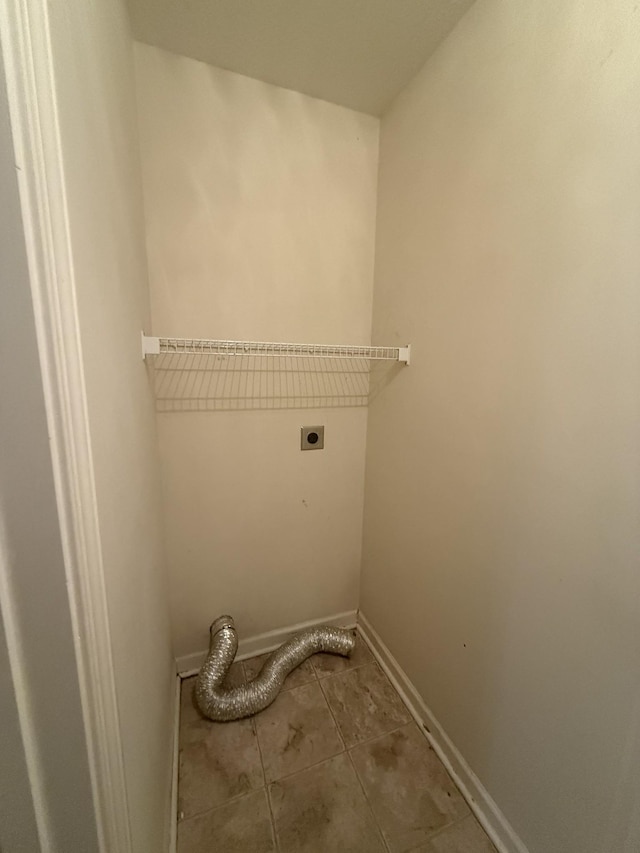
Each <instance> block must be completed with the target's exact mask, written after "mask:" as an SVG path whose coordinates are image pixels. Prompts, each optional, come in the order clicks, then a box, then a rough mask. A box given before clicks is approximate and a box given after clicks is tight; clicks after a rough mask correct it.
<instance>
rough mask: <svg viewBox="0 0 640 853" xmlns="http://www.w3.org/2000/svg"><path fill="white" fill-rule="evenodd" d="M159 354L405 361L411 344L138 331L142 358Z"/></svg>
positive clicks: (404, 362) (409, 353)
mask: <svg viewBox="0 0 640 853" xmlns="http://www.w3.org/2000/svg"><path fill="white" fill-rule="evenodd" d="M163 353H186V354H193V355H223V356H257V357H276V356H277V357H280V358H283V357H284V358H331V359H334V358H345V359H367V360H372V361H398V362H401V363H403V364H409V362H410V359H411V345H410V344H409V345H407V346H406V347H362V346H343V345H332V344H292V343H275V342H269V341H212V340H206V339H197V338H157V337H153V336H150V335H145V334H144V333H143V334H142V357H143V358H146V357H147V356H150V355H161V354H163Z"/></svg>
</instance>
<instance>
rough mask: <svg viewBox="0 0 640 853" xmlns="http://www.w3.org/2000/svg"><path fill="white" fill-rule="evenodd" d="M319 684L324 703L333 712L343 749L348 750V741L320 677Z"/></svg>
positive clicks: (334, 723) (332, 716)
mask: <svg viewBox="0 0 640 853" xmlns="http://www.w3.org/2000/svg"><path fill="white" fill-rule="evenodd" d="M318 684H319V685H320V693H322V698H323V699H324V703H325V705H326V706H327V708H328V710H329V713H330V714H331V719H332V720H333V725H334V726H335V727H336V732H337V733H338V737H339V738H340V743H341V744H342V751H343V752H346V751H347V743H346V741H345V739H344V738H343V737H342V732H341V731H340V726H339V725H338V721H337V720H336V716H335V714H334V713H333V708H332V707H331V703H330V702H329V700H328V698H327V694H326V693H325V692H324V689H323V687H322V681H321V679H318Z"/></svg>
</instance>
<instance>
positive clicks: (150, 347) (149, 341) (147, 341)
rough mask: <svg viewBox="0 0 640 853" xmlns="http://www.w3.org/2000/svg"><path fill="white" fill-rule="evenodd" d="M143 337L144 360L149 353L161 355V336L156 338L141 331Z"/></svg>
mask: <svg viewBox="0 0 640 853" xmlns="http://www.w3.org/2000/svg"><path fill="white" fill-rule="evenodd" d="M141 338H142V360H143V361H144V359H145V358H146V357H147V356H148V355H160V338H154V337H151V336H150V335H145V333H144V332H141Z"/></svg>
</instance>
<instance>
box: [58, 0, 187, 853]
mask: <svg viewBox="0 0 640 853" xmlns="http://www.w3.org/2000/svg"><path fill="white" fill-rule="evenodd" d="M49 13H50V15H51V27H52V41H53V52H54V75H55V81H56V91H57V96H58V109H59V119H60V129H61V142H62V149H63V158H64V169H65V190H66V196H67V203H68V210H69V218H70V232H71V250H72V253H73V265H74V276H75V286H76V290H77V300H78V318H79V325H80V333H81V340H82V347H83V355H84V369H85V381H86V392H87V398H88V414H89V421H90V430H91V441H92V451H93V461H94V467H95V480H96V494H97V513H98V521H99V527H100V536H101V544H102V550H103V563H104V571H105V577H106V587H107V597H108V608H109V618H110V626H111V637H112V644H113V659H114V668H115V677H116V691H117V698H118V708H119V714H120V720H121V727H122V741H123V749H124V759H125V773H126V782H127V790H128V798H129V807H130V821H131V828H132V835H133V848H134V850H135V851H136V853H148V851H150V850H154V851H155V850H158V851H160V850H163V849H166V845H167V843H168V822H169V820H170V810H169V790H170V780H171V758H172V754H171V753H172V747H171V741H172V721H173V691H174V673H175V670H173V668H172V652H171V646H170V630H169V619H168V602H167V595H166V590H165V583H166V581H165V577H164V572H165V568H164V556H163V543H162V528H161V521H160V512H161V510H160V483H159V472H158V449H157V436H156V428H155V413H154V407H153V398H152V394H151V391H150V387H149V383H148V377H147V373H146V370H145V367H144V364H143V362H142V360H141V358H140V329H141V328H142V327H143V326H147V325H148V323H149V294H148V283H147V266H146V259H145V248H144V228H143V210H142V188H141V178H140V164H139V159H138V157H139V155H138V143H137V136H136V130H137V122H136V116H135V110H136V105H135V91H134V83H133V56H132V39H131V35H130V31H129V24H128V19H127V14H126V9H125V5H124V2H120V0H118V2H113V0H94V2H92V3H86V2H84V0H70V2H65V3H53V4H49Z"/></svg>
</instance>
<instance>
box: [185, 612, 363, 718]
mask: <svg viewBox="0 0 640 853" xmlns="http://www.w3.org/2000/svg"><path fill="white" fill-rule="evenodd" d="M354 646H355V634H354V633H353V631H348V630H346V629H344V628H330V627H328V626H324V625H321V626H318V627H317V628H309V629H307V630H306V631H300V633H299V634H296V635H295V636H294V637H292V638H291V639H290V640H287V642H286V643H283V644H282V645H281V646H280V648H278V649H276V650H275V651H274V652H272V653H271V655H270V656H269V657H268V658H267V660H266V661H265V663H264V666H263V667H262V670H261V671H260V674H259V675H257V676H256V677H255V678H254V679H253V681H250V682H249V683H248V684H242V685H240V686H239V687H224V686H223V685H224V679H225V677H226V675H227V673H228V672H229V668H230V666H231V664H232V663H233V661H234V658H235V656H236V652H237V650H238V636H237V634H236V629H235V626H234V623H233V619H232V618H231V616H220V617H219V618H218V619H216V621H215V622H214V623H213V625H212V626H211V641H210V645H209V654H208V655H207V659H206V660H205V662H204V664H203V666H202V669H201V670H200V672H199V674H198V678H197V681H196V687H195V699H196V704H197V706H198V708H199V709H200V712H201V713H202V714H204V716H205V717H208V718H209V719H210V720H217V721H220V722H222V721H228V720H239V719H241V718H242V717H250V716H251V715H252V714H257V713H258V711H262V710H264V708H266V707H267V706H268V705H270V704H271V703H272V702H273V700H274V699H275V698H276V696H277V695H278V693H279V692H280V688H281V687H282V685H283V684H284V680H285V678H286V677H287V675H289V673H290V672H291V671H292V670H294V669H295V668H296V667H297V666H300V664H301V663H303V662H304V661H305V660H306V659H307V658H308V657H311V655H314V654H316V653H317V652H330V653H331V654H334V655H344V656H345V657H348V656H349V655H350V654H351V652H352V651H353V649H354Z"/></svg>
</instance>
